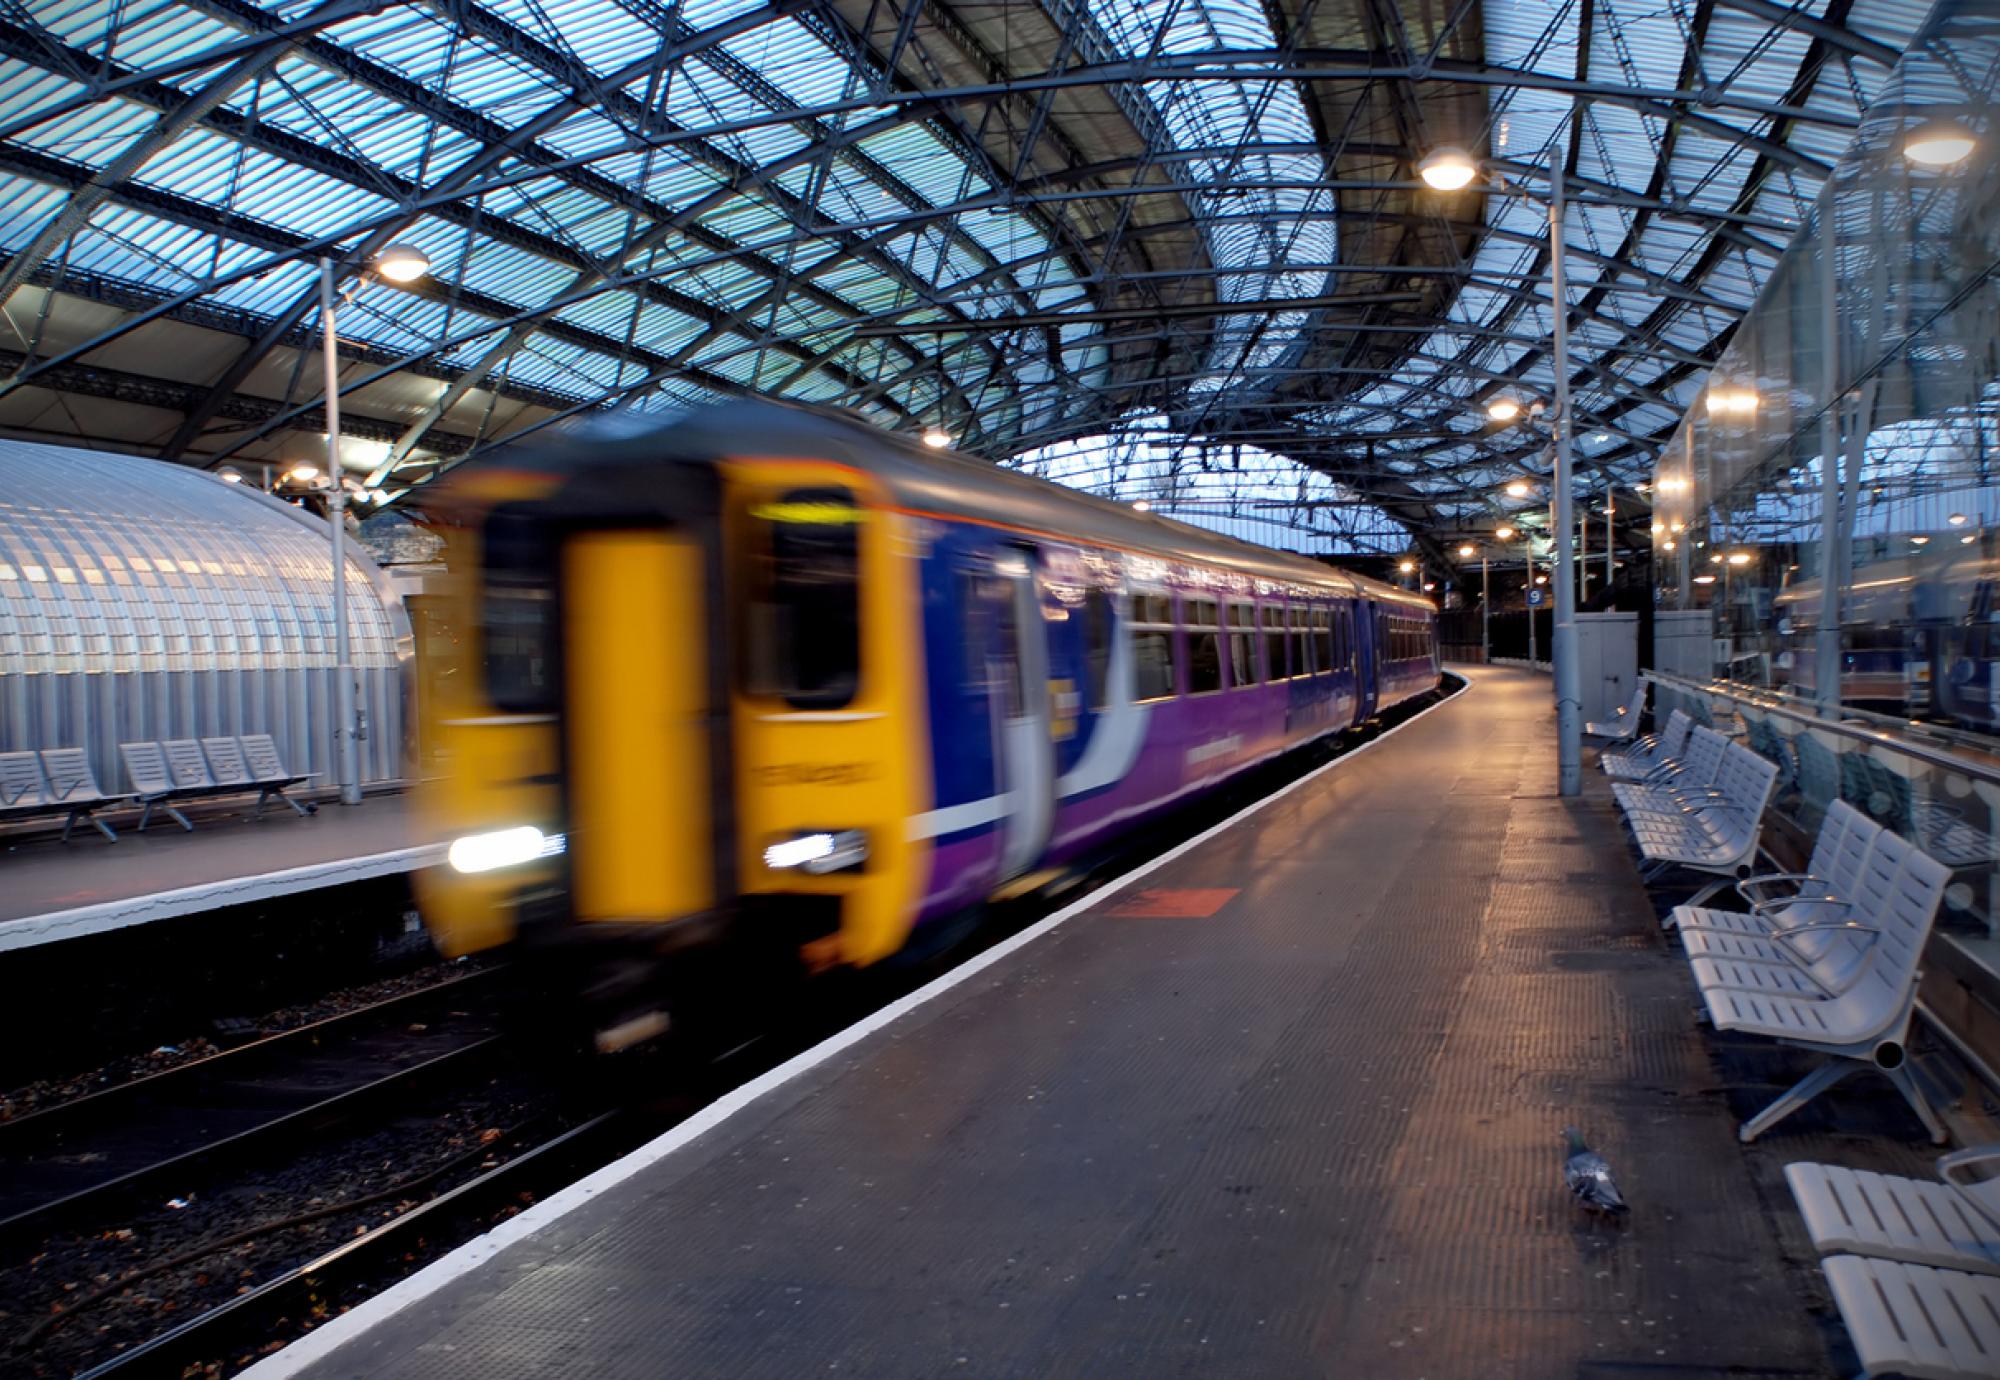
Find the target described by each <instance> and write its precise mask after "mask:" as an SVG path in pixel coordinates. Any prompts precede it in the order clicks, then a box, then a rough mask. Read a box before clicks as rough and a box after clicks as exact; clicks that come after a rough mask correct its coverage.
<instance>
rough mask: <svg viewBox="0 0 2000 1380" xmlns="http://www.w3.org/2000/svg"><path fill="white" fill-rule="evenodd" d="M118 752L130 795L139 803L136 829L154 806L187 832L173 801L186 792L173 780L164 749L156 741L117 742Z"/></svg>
mask: <svg viewBox="0 0 2000 1380" xmlns="http://www.w3.org/2000/svg"><path fill="white" fill-rule="evenodd" d="M118 755H119V757H121V758H123V759H124V762H125V774H126V775H127V776H129V777H130V778H131V779H132V796H133V799H135V800H137V801H138V802H139V804H140V806H141V808H140V811H139V832H140V833H142V834H143V833H145V832H146V826H147V825H148V824H151V823H152V822H153V811H154V810H156V809H157V810H162V811H165V812H166V815H167V817H168V818H170V819H172V820H173V821H174V822H175V823H177V824H179V825H180V826H181V828H183V829H186V830H187V831H188V832H189V833H192V832H194V826H193V825H192V824H190V823H188V817H187V816H186V815H184V814H182V813H181V812H180V811H179V810H177V809H175V808H174V804H173V802H174V801H175V800H177V799H180V798H181V797H182V796H183V795H185V794H187V792H186V791H184V790H183V789H182V788H181V786H180V785H179V784H178V783H177V782H176V781H175V780H174V774H173V770H172V768H171V767H170V766H169V765H168V762H167V754H166V750H165V749H164V748H162V747H161V745H160V744H158V743H120V744H119V745H118ZM197 794H199V792H197Z"/></svg>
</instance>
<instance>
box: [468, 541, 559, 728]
mask: <svg viewBox="0 0 2000 1380" xmlns="http://www.w3.org/2000/svg"><path fill="white" fill-rule="evenodd" d="M482 546H483V551H482V557H483V565H484V572H483V578H482V580H481V584H480V606H479V625H480V647H481V651H482V667H483V674H484V677H485V682H486V698H487V700H488V701H490V702H491V703H492V705H493V707H494V708H495V709H500V710H504V711H506V712H508V713H512V714H544V713H550V712H553V711H554V710H555V709H556V708H557V705H558V699H559V694H560V691H559V688H558V686H557V684H556V677H557V675H558V670H557V658H556V646H557V642H556V638H557V629H556V585H555V581H556V576H555V548H554V545H553V539H552V536H551V533H550V530H549V527H548V523H547V518H546V516H545V515H542V514H537V513H535V512H534V511H532V510H530V509H525V508H513V507H503V508H496V509H495V510H494V511H493V513H492V515H491V516H490V517H488V518H487V520H486V527H485V532H484V539H483V543H482Z"/></svg>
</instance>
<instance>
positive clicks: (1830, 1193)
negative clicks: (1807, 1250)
mask: <svg viewBox="0 0 2000 1380" xmlns="http://www.w3.org/2000/svg"><path fill="white" fill-rule="evenodd" d="M1975 1167H1984V1168H1987V1169H1991V1170H1995V1171H2000V1145H1982V1146H1977V1147H1975V1148H1973V1149H1970V1150H1960V1151H1958V1152H1957V1153H1956V1154H1952V1155H1946V1156H1945V1157H1944V1158H1943V1159H1941V1160H1939V1161H1938V1162H1937V1173H1938V1176H1937V1178H1936V1179H1907V1178H1903V1177H1902V1176H1900V1175H1896V1174H1876V1173H1871V1172H1870V1171H1868V1170H1865V1169H1843V1168H1841V1167H1840V1166H1839V1165H1833V1164H1807V1163H1801V1164H1788V1165H1786V1166H1785V1182H1787V1183H1788V1184H1790V1185H1791V1187H1792V1197H1793V1198H1794V1199H1796V1200H1797V1201H1798V1205H1799V1216H1800V1217H1802V1218H1803V1219H1804V1221H1805V1227H1806V1234H1807V1235H1808V1236H1810V1237H1812V1242H1813V1248H1814V1249H1815V1250H1817V1251H1818V1252H1819V1253H1820V1254H1821V1255H1842V1254H1845V1255H1865V1256H1871V1257H1874V1258H1876V1259H1879V1260H1900V1261H1903V1262H1904V1263H1905V1264H1909V1265H1930V1266H1933V1267H1935V1268H1937V1269H1942V1270H1964V1271H1967V1272H1968V1273H1971V1274H1979V1275H2000V1178H1990V1179H1986V1180H1984V1181H1980V1180H1975V1179H1973V1178H1972V1176H1971V1172H1970V1171H1971V1170H1973V1169H1974V1168H1975Z"/></svg>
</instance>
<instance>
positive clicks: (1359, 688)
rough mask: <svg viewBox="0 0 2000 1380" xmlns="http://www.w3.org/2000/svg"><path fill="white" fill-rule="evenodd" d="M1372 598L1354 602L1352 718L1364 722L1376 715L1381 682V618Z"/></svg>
mask: <svg viewBox="0 0 2000 1380" xmlns="http://www.w3.org/2000/svg"><path fill="white" fill-rule="evenodd" d="M1376 614H1377V610H1376V606H1375V603H1374V601H1373V600H1369V599H1357V600H1355V601H1354V696H1355V705H1354V721H1355V722H1356V723H1366V722H1367V721H1368V720H1370V719H1372V718H1374V717H1375V706H1376V705H1377V704H1378V703H1379V702H1380V699H1381V695H1380V691H1381V683H1382V641H1381V637H1380V635H1379V628H1380V619H1379V618H1378V617H1377V616H1376Z"/></svg>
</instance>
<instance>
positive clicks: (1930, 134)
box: [1903, 120, 1978, 168]
mask: <svg viewBox="0 0 2000 1380" xmlns="http://www.w3.org/2000/svg"><path fill="white" fill-rule="evenodd" d="M1977 146H1978V141H1977V140H1976V139H1974V138H1973V137H1972V132H1971V131H1970V130H1968V129H1967V128H1966V127H1965V126H1964V125H1961V124H1955V123H1953V122H1952V121H1950V120H1930V121H1927V122H1926V123H1924V124H1921V125H1918V126H1917V127H1916V128H1915V129H1913V130H1911V131H1910V136H1909V138H1907V139H1905V140H1903V157H1905V158H1907V159H1909V160H1910V161H1911V162H1912V163H1916V164H1918V165H1920V166H1922V167H1926V168H1948V167H1950V166H1951V165H1952V164H1954V163H1962V162H1964V161H1965V158H1966V155H1967V154H1969V153H1971V152H1972V150H1973V149H1974V148H1976V147H1977Z"/></svg>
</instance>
